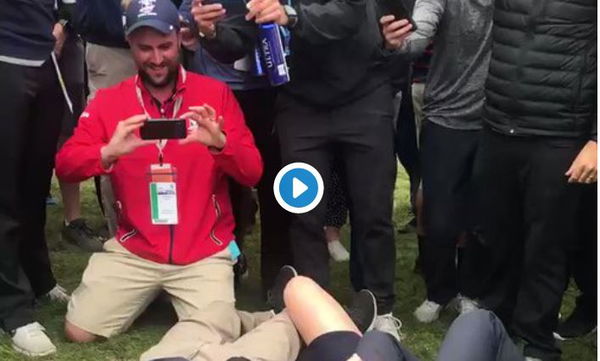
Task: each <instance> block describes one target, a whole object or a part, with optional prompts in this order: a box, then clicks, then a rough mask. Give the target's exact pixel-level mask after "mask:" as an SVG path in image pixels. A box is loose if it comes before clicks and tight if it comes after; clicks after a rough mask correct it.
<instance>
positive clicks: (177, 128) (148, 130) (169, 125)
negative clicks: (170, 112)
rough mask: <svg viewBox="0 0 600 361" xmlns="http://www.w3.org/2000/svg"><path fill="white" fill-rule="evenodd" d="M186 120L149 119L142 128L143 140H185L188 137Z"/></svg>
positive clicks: (141, 135)
mask: <svg viewBox="0 0 600 361" xmlns="http://www.w3.org/2000/svg"><path fill="white" fill-rule="evenodd" d="M185 124H186V122H185V119H148V120H147V121H146V123H144V125H143V126H142V127H141V128H140V137H141V138H142V139H183V138H185V137H186V136H187V129H186V126H185Z"/></svg>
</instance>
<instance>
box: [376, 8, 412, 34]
mask: <svg viewBox="0 0 600 361" xmlns="http://www.w3.org/2000/svg"><path fill="white" fill-rule="evenodd" d="M377 3H378V4H379V8H380V9H381V11H382V12H383V15H394V17H395V18H396V20H401V19H406V20H408V21H410V23H411V25H412V29H411V31H416V30H417V24H416V23H415V21H414V20H413V19H412V17H411V13H410V10H409V8H408V7H407V6H406V4H405V3H404V1H403V0H377Z"/></svg>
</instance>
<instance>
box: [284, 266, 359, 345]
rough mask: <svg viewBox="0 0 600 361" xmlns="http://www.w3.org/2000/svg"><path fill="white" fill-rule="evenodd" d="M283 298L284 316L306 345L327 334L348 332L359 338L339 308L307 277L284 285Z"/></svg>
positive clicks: (295, 279)
mask: <svg viewBox="0 0 600 361" xmlns="http://www.w3.org/2000/svg"><path fill="white" fill-rule="evenodd" d="M283 297H284V301H285V306H286V310H287V313H288V316H289V317H290V319H291V320H292V322H294V325H295V326H296V329H297V330H298V333H299V334H300V336H301V337H302V339H303V340H304V342H305V343H306V344H307V345H309V344H310V343H311V342H312V341H313V340H315V339H316V338H317V337H319V336H321V335H324V334H326V333H330V332H336V331H350V332H355V333H356V334H358V335H361V333H360V331H359V330H358V328H357V327H356V325H355V324H354V322H352V319H350V316H348V314H347V313H346V311H344V309H343V308H342V306H341V305H340V304H339V303H338V302H337V301H336V300H335V299H334V298H333V297H332V296H331V295H329V294H328V293H327V292H326V291H325V290H323V289H322V288H321V287H320V286H319V285H317V284H316V283H315V282H314V281H313V280H311V279H310V278H307V277H302V276H298V277H294V278H293V279H292V280H291V281H289V282H288V284H287V286H286V288H285V291H284V294H283Z"/></svg>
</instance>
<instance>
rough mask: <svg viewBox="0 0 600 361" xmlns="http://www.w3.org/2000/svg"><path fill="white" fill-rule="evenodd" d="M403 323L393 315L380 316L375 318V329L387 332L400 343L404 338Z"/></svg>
mask: <svg viewBox="0 0 600 361" xmlns="http://www.w3.org/2000/svg"><path fill="white" fill-rule="evenodd" d="M401 328H402V321H400V320H399V319H397V318H396V317H394V315H392V313H386V314H385V315H379V316H377V317H376V318H375V324H374V325H373V329H375V330H378V331H381V332H386V333H388V334H390V335H391V336H392V337H394V338H395V339H396V340H398V341H400V340H401V338H402V332H401Z"/></svg>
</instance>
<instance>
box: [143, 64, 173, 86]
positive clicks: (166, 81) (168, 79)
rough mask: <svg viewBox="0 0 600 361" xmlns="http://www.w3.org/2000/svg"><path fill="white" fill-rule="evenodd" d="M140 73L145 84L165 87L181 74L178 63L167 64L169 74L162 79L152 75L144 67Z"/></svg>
mask: <svg viewBox="0 0 600 361" xmlns="http://www.w3.org/2000/svg"><path fill="white" fill-rule="evenodd" d="M139 74H140V78H142V81H143V82H144V84H147V85H149V86H151V87H153V88H164V87H166V86H168V85H170V84H171V83H173V82H174V81H175V80H176V79H177V75H178V74H179V66H178V65H177V64H170V65H167V75H166V76H165V77H164V78H161V79H156V78H154V77H152V76H151V75H150V74H149V73H148V72H146V71H145V70H144V67H140V70H139Z"/></svg>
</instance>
